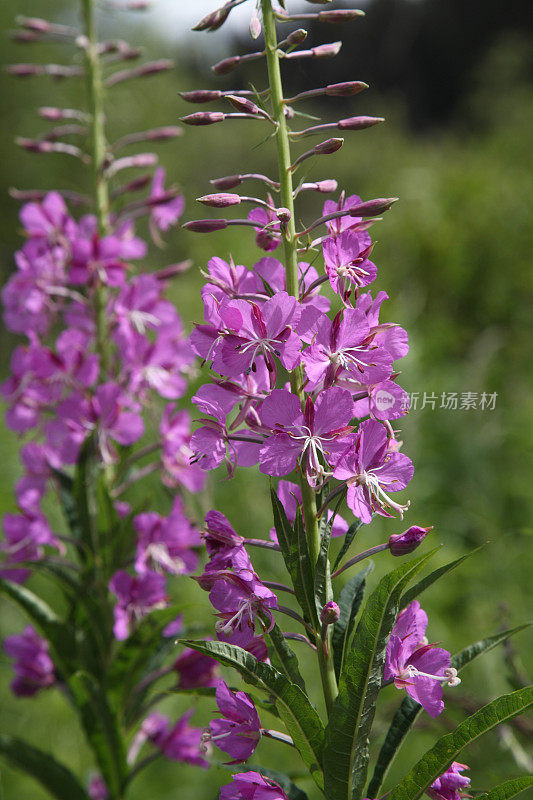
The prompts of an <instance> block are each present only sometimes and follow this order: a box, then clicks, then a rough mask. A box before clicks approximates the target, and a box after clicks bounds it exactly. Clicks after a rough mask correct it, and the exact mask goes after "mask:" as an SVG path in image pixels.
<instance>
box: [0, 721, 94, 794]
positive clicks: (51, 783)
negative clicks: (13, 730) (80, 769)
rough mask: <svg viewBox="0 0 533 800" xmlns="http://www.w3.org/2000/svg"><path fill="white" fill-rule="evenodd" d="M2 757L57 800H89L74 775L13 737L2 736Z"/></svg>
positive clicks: (50, 758)
mask: <svg viewBox="0 0 533 800" xmlns="http://www.w3.org/2000/svg"><path fill="white" fill-rule="evenodd" d="M0 753H1V754H2V755H3V756H4V757H5V758H6V760H7V761H8V762H9V763H10V764H11V765H12V766H13V767H16V768H18V769H21V770H23V772H25V773H26V774H27V775H31V777H32V778H35V780H36V781H38V782H39V783H40V784H41V785H42V786H43V787H44V788H45V789H46V790H47V791H48V792H50V794H51V795H52V796H53V797H55V798H57V800H88V796H87V793H86V791H85V789H84V788H83V786H81V784H80V783H78V779H77V778H76V777H75V775H73V774H72V772H71V771H70V770H69V769H67V767H65V766H64V765H63V764H60V763H59V761H56V760H55V758H53V756H51V755H50V754H49V753H44V752H43V751H42V750H39V749H38V748H36V747H33V746H32V745H30V744H28V743H27V742H24V741H23V740H22V739H15V738H14V737H13V736H0Z"/></svg>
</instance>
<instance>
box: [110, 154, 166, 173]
mask: <svg viewBox="0 0 533 800" xmlns="http://www.w3.org/2000/svg"><path fill="white" fill-rule="evenodd" d="M155 164H157V156H156V154H155V153H137V154H136V155H134V156H126V157H125V158H117V159H116V161H113V162H112V163H111V164H110V165H109V167H108V168H107V175H108V177H111V176H113V175H116V174H117V172H120V171H121V170H123V169H131V168H137V169H144V168H145V167H153V166H154V165H155Z"/></svg>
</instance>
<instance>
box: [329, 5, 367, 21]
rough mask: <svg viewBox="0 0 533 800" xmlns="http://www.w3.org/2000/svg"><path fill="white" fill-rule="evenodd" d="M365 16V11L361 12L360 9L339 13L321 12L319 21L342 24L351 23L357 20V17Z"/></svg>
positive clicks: (339, 11)
mask: <svg viewBox="0 0 533 800" xmlns="http://www.w3.org/2000/svg"><path fill="white" fill-rule="evenodd" d="M364 16H365V12H364V11H360V10H359V9H355V8H354V9H345V10H338V11H319V13H318V21H319V22H329V23H331V24H337V23H342V22H350V20H352V19H356V17H364Z"/></svg>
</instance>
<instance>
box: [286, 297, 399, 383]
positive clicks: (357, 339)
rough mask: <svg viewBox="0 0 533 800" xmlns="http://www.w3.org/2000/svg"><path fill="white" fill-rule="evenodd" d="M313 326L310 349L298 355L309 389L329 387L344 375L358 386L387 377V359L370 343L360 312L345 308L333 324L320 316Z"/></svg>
mask: <svg viewBox="0 0 533 800" xmlns="http://www.w3.org/2000/svg"><path fill="white" fill-rule="evenodd" d="M315 326H316V327H315V331H316V333H315V335H314V337H313V341H312V344H311V347H309V348H308V349H307V350H306V351H305V352H304V353H303V356H302V360H303V362H304V365H305V372H306V375H307V377H308V378H309V381H310V385H311V386H312V387H314V386H316V385H317V384H318V383H319V382H320V381H324V386H326V387H328V386H332V385H333V384H334V383H336V382H337V381H338V380H339V379H341V378H342V377H343V376H344V375H346V374H349V375H350V377H351V378H353V379H354V380H356V381H357V382H359V383H362V384H373V383H379V382H380V381H383V380H386V379H387V378H388V377H389V376H390V374H391V372H392V360H391V357H390V355H389V353H388V352H387V351H386V350H385V349H384V348H382V347H379V346H377V345H376V344H375V343H374V342H373V341H372V337H371V336H370V326H369V325H368V322H367V320H366V317H365V315H364V314H363V313H362V312H360V311H356V310H355V309H346V310H345V311H344V312H342V311H341V312H339V313H338V314H337V315H336V317H335V319H334V320H333V322H332V321H331V320H330V319H329V317H327V316H326V315H325V314H323V315H321V316H320V317H319V318H318V319H317V321H316V323H315Z"/></svg>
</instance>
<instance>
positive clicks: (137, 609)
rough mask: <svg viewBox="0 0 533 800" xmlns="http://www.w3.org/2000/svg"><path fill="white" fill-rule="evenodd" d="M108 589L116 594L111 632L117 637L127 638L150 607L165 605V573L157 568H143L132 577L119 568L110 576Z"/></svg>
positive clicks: (152, 609) (153, 608) (151, 609)
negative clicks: (140, 573)
mask: <svg viewBox="0 0 533 800" xmlns="http://www.w3.org/2000/svg"><path fill="white" fill-rule="evenodd" d="M109 590H110V591H111V592H113V594H114V595H116V597H117V603H116V605H115V609H114V616H115V624H114V626H113V632H114V634H115V638H116V639H118V640H119V641H122V640H123V639H127V638H128V636H129V635H130V634H131V632H132V630H133V629H134V627H135V625H136V623H137V622H138V621H139V620H141V619H142V618H143V617H145V616H146V615H147V614H149V613H150V611H154V610H155V609H157V608H165V606H166V605H167V595H166V591H165V576H164V575H160V574H159V573H157V572H149V571H146V572H145V573H144V574H143V575H139V576H135V577H132V576H131V575H129V574H128V573H127V572H125V571H124V570H123V569H121V570H119V571H118V572H115V574H114V575H113V577H112V578H111V581H110V582H109Z"/></svg>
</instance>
